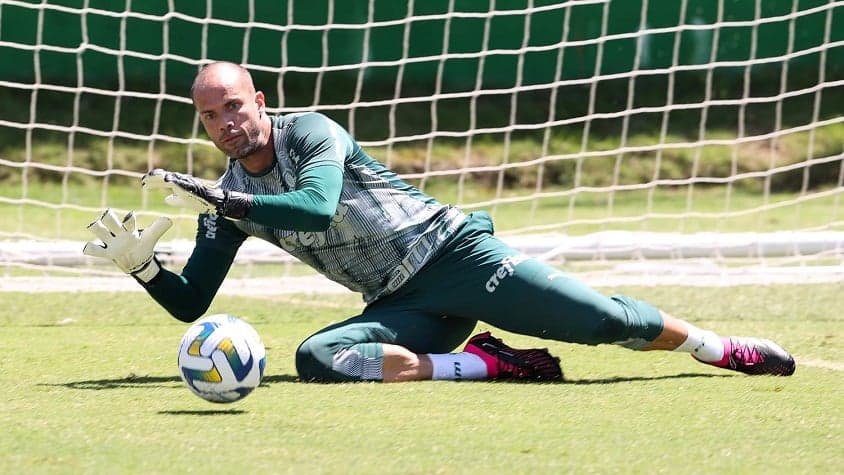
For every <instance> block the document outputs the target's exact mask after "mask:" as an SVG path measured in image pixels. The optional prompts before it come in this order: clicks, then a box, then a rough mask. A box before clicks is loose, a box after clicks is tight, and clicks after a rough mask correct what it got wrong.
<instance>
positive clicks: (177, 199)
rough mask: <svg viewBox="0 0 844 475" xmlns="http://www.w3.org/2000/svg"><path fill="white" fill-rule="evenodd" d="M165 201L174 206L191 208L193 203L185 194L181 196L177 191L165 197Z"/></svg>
mask: <svg viewBox="0 0 844 475" xmlns="http://www.w3.org/2000/svg"><path fill="white" fill-rule="evenodd" d="M164 202H165V203H167V204H168V205H170V206H173V207H174V208H190V207H191V205H190V203H189V202H188V200H186V199H185V197H183V196H179V195H177V194H176V193H173V194H172V195H167V196H165V197H164Z"/></svg>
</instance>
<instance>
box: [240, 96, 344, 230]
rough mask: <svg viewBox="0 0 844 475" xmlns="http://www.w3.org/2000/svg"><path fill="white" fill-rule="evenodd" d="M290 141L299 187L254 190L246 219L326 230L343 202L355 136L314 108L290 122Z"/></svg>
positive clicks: (289, 148)
mask: <svg viewBox="0 0 844 475" xmlns="http://www.w3.org/2000/svg"><path fill="white" fill-rule="evenodd" d="M286 146H287V148H288V150H289V152H290V154H291V156H295V157H297V158H296V160H295V163H296V169H295V170H294V171H295V173H296V189H295V190H294V191H291V192H288V193H283V194H279V195H255V196H254V197H253V202H252V207H251V209H250V210H249V215H248V219H249V220H250V221H254V222H256V223H259V224H263V225H265V226H269V227H272V228H276V229H285V230H290V231H325V229H327V228H328V225H329V224H330V223H331V218H332V217H333V216H334V213H335V212H336V211H337V204H338V203H339V202H340V192H341V190H342V189H343V169H344V166H345V160H346V157H347V156H348V155H349V152H350V151H351V150H352V148H353V143H352V140H351V137H349V135H348V133H346V132H345V131H344V130H343V129H342V128H341V127H340V126H339V125H337V124H336V123H334V122H333V121H331V120H329V119H328V118H327V117H325V116H324V115H322V114H317V113H311V114H304V115H302V116H300V117H297V118H296V119H295V120H294V122H293V123H292V124H291V125H290V129H289V130H288V132H287V138H286Z"/></svg>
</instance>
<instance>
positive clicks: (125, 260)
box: [82, 209, 173, 282]
mask: <svg viewBox="0 0 844 475" xmlns="http://www.w3.org/2000/svg"><path fill="white" fill-rule="evenodd" d="M172 225H173V222H172V221H170V220H169V219H168V218H165V217H161V218H158V219H157V220H155V222H153V223H152V225H151V226H150V227H149V228H147V229H143V230H139V229H138V227H137V223H136V222H135V214H134V213H133V212H131V211H130V212H129V213H127V214H126V217H124V218H123V221H122V222H120V221H118V220H117V215H115V214H114V211H112V210H110V209H107V210H106V211H105V212H104V213H103V215H102V216H100V217H99V219H97V220H96V221H94V222H93V223H91V224H89V225H88V230H89V231H91V233H93V234H94V236H96V237H97V238H99V239H100V241H102V244H99V243H97V242H94V241H89V242H88V243H87V244H85V247H84V248H83V249H82V253H83V254H85V255H88V256H94V257H102V258H104V259H108V260H110V261H112V262H114V264H115V265H117V267H119V268H120V270H122V271H123V272H125V273H127V274H131V275H132V276H134V277H136V278H138V279H139V280H141V281H143V282H149V281H151V280H152V278H153V277H155V276H156V275H158V272H159V271H160V270H161V266H159V264H158V261H157V260H156V259H155V252H154V248H155V243H157V242H158V240H159V239H161V236H162V235H163V234H164V233H165V232H167V230H168V229H170V226H172Z"/></svg>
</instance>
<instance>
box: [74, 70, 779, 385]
mask: <svg viewBox="0 0 844 475" xmlns="http://www.w3.org/2000/svg"><path fill="white" fill-rule="evenodd" d="M191 97H192V99H193V102H194V105H195V107H196V110H197V112H198V113H199V117H200V119H201V122H202V124H203V126H204V127H205V130H206V132H207V133H208V136H209V137H210V138H211V140H213V142H214V144H215V145H216V146H217V147H218V148H219V149H220V150H221V151H222V152H224V153H225V154H226V155H227V156H228V157H229V158H228V166H227V169H226V171H225V172H224V174H223V176H222V177H220V179H219V180H218V181H217V182H216V183H214V184H206V183H204V182H202V181H200V180H197V179H196V178H194V177H192V176H189V175H183V174H179V173H174V172H169V171H165V170H159V169H156V170H152V171H150V172H149V173H148V174H147V175H145V176H144V178H143V179H142V185H143V186H144V187H145V188H164V189H165V190H166V191H167V192H168V193H169V196H168V197H167V198H166V200H167V202H169V203H170V204H173V205H176V206H181V207H192V208H194V209H196V210H198V211H199V213H200V214H199V218H198V231H197V234H196V246H195V248H194V250H193V252H192V254H191V256H190V258H189V260H188V261H187V263H186V265H185V266H184V269H183V270H182V272H181V274H176V273H174V272H171V271H169V270H167V269H164V268H162V267H161V266H160V264H159V263H158V261H157V260H156V258H155V256H154V253H153V248H154V246H155V243H156V241H157V240H158V239H159V238H160V237H161V236H162V234H163V233H164V232H166V230H167V229H168V228H169V226H170V222H169V220H167V218H159V220H157V221H156V222H154V223H153V224H152V225H151V226H150V227H149V228H147V229H145V230H138V229H137V227H136V224H135V218H134V216H133V215H132V213H130V214H129V215H127V216H126V217H125V218H123V219H119V218H118V217H117V216H115V215H114V213H113V212H111V211H106V212H105V213H104V214H103V215H102V217H101V218H100V219H98V220H97V221H95V222H94V223H92V224H91V225H90V226H89V229H90V230H91V231H92V232H93V234H94V235H95V236H96V237H98V238H99V240H100V241H101V242H98V241H92V242H89V243H88V244H87V245H86V246H85V249H84V252H85V253H86V254H88V255H93V256H99V257H105V258H108V259H111V260H112V261H114V263H115V264H116V265H117V266H118V267H120V268H121V269H122V270H123V271H125V272H127V273H129V274H131V275H132V276H134V277H135V279H137V280H138V282H139V283H140V284H141V285H142V286H143V287H144V288H145V289H146V290H147V292H148V293H149V294H150V295H151V296H152V297H153V298H154V299H155V300H156V301H157V302H158V303H159V304H160V305H161V306H162V307H164V308H165V309H166V310H167V311H168V312H170V313H171V314H172V315H173V316H174V317H176V318H177V319H179V320H182V321H185V322H190V321H193V320H195V319H197V318H198V317H200V316H201V315H203V314H204V313H205V311H206V310H207V309H208V307H209V305H210V304H211V301H212V299H213V298H214V296H215V294H216V293H217V290H218V289H219V287H220V285H221V284H222V282H223V280H224V278H225V276H226V274H227V273H228V271H229V268H230V266H231V264H232V262H233V260H234V258H235V254H236V253H237V250H238V248H239V246H240V245H241V244H242V243H243V242H244V240H245V239H246V238H247V237H249V236H255V237H258V238H260V239H264V240H266V241H269V242H270V243H272V244H274V245H276V246H278V247H280V248H282V249H284V250H285V251H287V252H288V253H290V254H291V255H293V256H295V257H296V258H298V259H300V260H301V261H303V262H304V263H306V264H308V265H310V266H312V267H313V268H315V269H316V270H317V271H319V272H320V273H322V274H324V275H325V276H326V277H328V278H329V279H331V280H333V281H335V282H338V283H340V284H342V285H344V286H346V287H347V288H349V289H351V290H353V291H356V292H360V293H361V294H362V295H363V299H364V300H365V302H366V304H367V305H366V307H365V308H364V310H363V311H362V312H361V313H360V315H357V316H353V317H351V318H349V319H348V320H346V321H343V322H340V323H338V324H335V325H331V326H329V327H327V328H324V329H322V330H320V331H318V332H317V333H315V334H314V335H312V336H310V337H308V338H307V339H305V341H304V342H303V343H302V344H301V345H300V346H299V348H298V350H297V352H296V368H297V371H298V372H299V376H300V377H301V378H302V379H303V380H309V381H310V380H316V381H361V380H374V381H385V382H394V381H409V380H424V379H495V378H498V379H531V380H557V379H561V378H562V371H561V370H560V365H559V360H558V359H557V358H555V357H553V356H552V355H550V354H549V353H548V351H547V350H544V349H514V348H511V347H509V346H507V345H506V344H504V343H503V342H502V341H501V340H500V339H497V338H494V337H493V336H492V335H490V334H489V333H488V332H486V333H482V334H479V335H475V336H473V337H471V338H469V340H468V343H466V345H465V347H464V348H463V351H459V352H452V351H453V350H454V349H455V348H457V347H458V346H459V345H460V344H461V343H462V342H464V341H465V340H466V339H467V338H468V337H469V335H470V334H471V332H472V330H473V329H474V328H475V325H476V323H477V322H478V321H483V322H486V323H488V324H490V325H492V326H495V327H497V328H501V329H504V330H507V331H510V332H515V333H519V334H524V335H531V336H535V337H539V338H543V339H550V340H558V341H564V342H571V343H581V344H586V345H598V344H605V343H609V344H616V345H621V346H624V347H627V348H629V349H632V350H668V351H674V352H683V353H690V354H691V355H692V356H693V357H694V359H695V360H696V361H700V362H702V363H706V364H710V365H713V366H717V367H721V368H725V369H729V370H735V371H740V372H743V373H747V374H768V375H782V376H787V375H791V374H792V373H793V372H794V369H795V362H794V359H793V358H792V357H791V355H789V354H788V353H787V352H786V351H785V350H783V349H782V348H781V347H779V346H778V345H776V344H775V343H773V342H771V341H769V340H764V339H757V338H748V337H721V336H719V335H716V334H715V333H713V332H711V331H708V330H703V329H700V328H697V327H695V326H694V325H691V324H690V323H688V322H685V321H682V320H679V319H677V318H674V317H672V316H670V315H668V314H666V313H664V312H661V311H659V310H658V309H656V308H654V307H653V306H651V305H650V304H648V303H646V302H643V301H641V300H637V299H634V298H631V297H628V296H623V295H615V296H605V295H602V294H600V293H598V292H596V291H595V290H593V289H591V288H589V287H587V286H585V285H584V284H582V283H581V282H579V281H577V280H575V279H573V278H571V277H570V276H568V275H567V274H565V273H563V272H560V271H559V270H557V269H554V268H552V267H550V266H548V265H546V264H544V263H542V262H539V261H537V260H535V259H532V258H529V257H527V256H525V255H523V254H520V253H519V252H518V251H516V250H514V249H512V248H510V247H508V246H507V245H505V244H504V243H503V242H502V241H500V240H498V239H497V238H496V237H494V236H493V225H492V222H491V220H490V218H489V216H488V215H487V214H486V213H483V212H476V213H472V214H468V215H466V214H464V213H463V212H462V211H460V210H459V209H457V208H455V207H452V206H449V205H445V204H441V203H439V202H438V201H436V200H435V199H434V198H432V197H430V196H428V195H426V194H424V193H422V192H420V191H419V190H417V189H415V188H414V187H412V186H410V185H409V184H407V183H405V182H404V181H402V180H401V179H400V178H399V177H398V176H397V175H396V174H395V173H393V172H392V171H390V170H389V169H387V168H385V167H384V166H383V165H381V164H380V163H378V162H377V161H375V160H374V159H372V158H371V157H370V156H368V155H367V154H366V152H364V151H363V150H362V149H361V147H360V146H359V145H358V144H357V143H356V142H355V141H354V140H353V139H352V137H351V136H350V135H349V134H348V133H347V132H346V131H345V130H344V129H343V128H341V127H340V126H339V125H337V124H336V123H335V122H333V121H331V120H329V119H328V118H326V117H325V116H323V115H321V114H318V113H295V114H288V115H284V116H269V115H267V113H266V112H265V110H264V109H265V98H264V94H263V93H262V92H260V91H256V90H255V87H254V85H253V82H252V78H251V76H250V74H249V72H248V71H247V70H245V69H244V68H242V67H241V66H239V65H237V64H233V63H227V62H217V63H212V64H209V65H207V66H205V67H204V68H203V69H202V70H200V72H199V73H198V74H197V76H196V78H195V80H194V83H193V86H192V88H191Z"/></svg>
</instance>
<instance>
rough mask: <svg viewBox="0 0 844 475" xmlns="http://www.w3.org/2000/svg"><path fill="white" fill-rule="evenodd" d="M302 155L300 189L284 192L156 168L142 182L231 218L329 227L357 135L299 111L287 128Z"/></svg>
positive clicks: (174, 201)
mask: <svg viewBox="0 0 844 475" xmlns="http://www.w3.org/2000/svg"><path fill="white" fill-rule="evenodd" d="M286 145H287V147H288V148H289V150H290V152H291V154H292V155H295V156H296V157H298V158H297V159H296V165H295V167H296V169H295V173H296V189H295V190H293V191H290V192H288V193H282V194H278V195H251V194H247V193H242V192H238V191H230V190H224V189H221V188H218V187H216V186H213V185H209V184H206V183H203V182H202V181H201V180H198V179H196V178H194V177H192V176H190V175H184V174H181V173H175V172H170V171H166V170H160V169H156V170H152V171H150V172H149V173H147V174H146V175H145V176H144V178H143V179H142V181H141V183H142V184H143V186H144V187H145V188H165V189H167V190H169V191H170V192H171V193H172V194H171V195H170V196H168V197H167V198H166V199H165V201H166V202H167V203H169V204H171V205H174V206H179V207H189V208H193V209H196V210H198V211H200V212H206V213H216V214H219V215H220V216H224V217H227V218H230V219H235V220H238V219H248V220H250V221H253V222H256V223H258V224H263V225H265V226H269V227H272V228H276V229H285V230H291V231H325V230H326V229H327V228H328V226H329V224H330V223H331V218H332V217H333V216H334V213H335V212H336V210H337V204H338V203H339V201H340V193H341V191H342V189H343V170H344V167H345V160H346V157H347V155H348V153H349V152H350V151H351V150H352V148H353V143H352V140H351V137H349V135H348V133H346V132H345V131H344V130H343V129H342V128H341V127H340V126H339V125H337V124H335V123H334V122H332V121H330V120H329V119H328V118H326V117H325V116H323V115H321V114H316V113H311V114H305V115H303V116H301V117H297V118H296V119H295V121H294V122H293V123H292V124H291V125H290V129H289V131H288V134H287V144H286Z"/></svg>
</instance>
